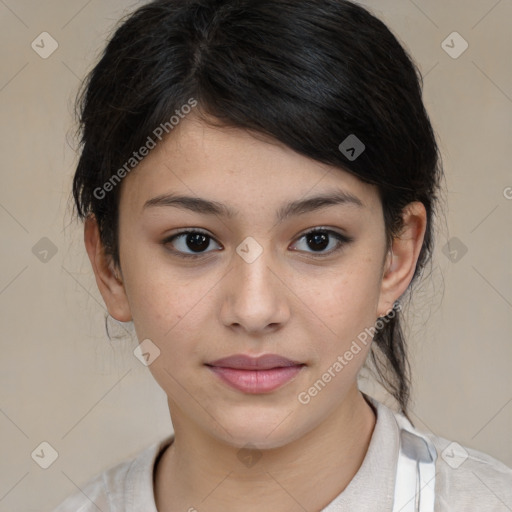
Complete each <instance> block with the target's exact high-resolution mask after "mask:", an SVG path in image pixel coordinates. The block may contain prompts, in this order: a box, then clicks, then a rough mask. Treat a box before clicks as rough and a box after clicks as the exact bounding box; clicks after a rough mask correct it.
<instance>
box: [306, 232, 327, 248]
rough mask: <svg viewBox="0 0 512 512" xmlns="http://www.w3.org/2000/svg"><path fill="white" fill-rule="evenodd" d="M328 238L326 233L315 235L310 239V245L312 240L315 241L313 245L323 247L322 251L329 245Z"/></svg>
mask: <svg viewBox="0 0 512 512" xmlns="http://www.w3.org/2000/svg"><path fill="white" fill-rule="evenodd" d="M327 238H328V236H327V234H326V233H325V232H319V233H313V234H311V235H310V236H309V237H308V243H310V241H311V240H314V242H313V244H320V245H321V246H322V247H320V250H322V249H325V247H327V246H328V245H329V243H328V241H327ZM313 248H314V247H313Z"/></svg>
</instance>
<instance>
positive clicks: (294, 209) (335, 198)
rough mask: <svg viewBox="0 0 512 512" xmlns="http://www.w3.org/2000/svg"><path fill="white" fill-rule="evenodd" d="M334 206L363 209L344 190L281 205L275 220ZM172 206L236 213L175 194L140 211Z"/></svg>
mask: <svg viewBox="0 0 512 512" xmlns="http://www.w3.org/2000/svg"><path fill="white" fill-rule="evenodd" d="M334 205H347V206H356V207H358V208H364V204H363V202H362V201H361V200H360V199H359V198H358V197H357V196H355V195H353V194H351V193H350V192H347V191H345V190H337V191H334V192H331V193H325V194H321V195H318V196H314V197H308V198H306V199H299V200H297V201H292V202H290V203H288V204H286V205H283V206H282V207H281V208H279V210H278V211H277V214H276V218H277V220H278V221H280V222H282V221H284V220H285V219H287V218H288V217H291V216H294V215H303V214H305V213H309V212H313V211H316V210H320V209H322V208H326V207H328V206H334ZM162 206H172V207H175V208H183V209H187V210H191V211H193V212H196V213H201V214H206V215H218V216H221V217H227V218H230V219H231V218H233V217H236V216H237V215H238V212H237V211H236V210H234V209H232V208H230V207H229V206H227V205H225V204H222V203H219V202H217V201H210V200H207V199H203V198H200V197H191V196H183V195H177V194H172V193H171V194H162V195H159V196H156V197H153V198H152V199H148V200H147V201H146V202H145V203H144V206H143V207H142V210H143V211H144V210H145V209H147V208H153V207H162Z"/></svg>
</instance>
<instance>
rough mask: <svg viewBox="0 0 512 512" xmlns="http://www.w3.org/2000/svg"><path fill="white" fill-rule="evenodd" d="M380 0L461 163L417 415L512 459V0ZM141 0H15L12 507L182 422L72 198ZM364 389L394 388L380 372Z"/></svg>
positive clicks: (35, 502) (8, 108) (425, 317)
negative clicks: (121, 328) (95, 89)
mask: <svg viewBox="0 0 512 512" xmlns="http://www.w3.org/2000/svg"><path fill="white" fill-rule="evenodd" d="M362 3H363V4H364V5H367V6H369V7H373V8H374V12H375V13H376V14H377V15H378V16H379V17H380V18H381V19H382V20H383V21H384V22H386V23H387V24H388V26H390V28H391V29H392V30H393V31H394V32H395V34H396V35H397V36H398V37H399V38H400V40H401V41H402V43H403V44H404V45H405V46H406V47H407V48H408V49H409V50H410V52H411V54H412V55H413V57H414V58H415V60H416V61H417V62H418V64H419V66H420V69H421V70H422V71H423V73H424V74H425V75H426V76H425V88H424V97H425V102H426V106H427V109H428V111H429V113H430V116H431V119H432V123H433V125H434V127H435V130H436V132H437V134H438V137H439V140H440V146H441V149H442V153H443V159H444V165H445V172H446V176H447V178H446V183H447V193H446V200H447V203H448V208H447V212H446V213H447V225H446V226H445V225H444V224H443V223H441V225H440V226H439V228H438V238H437V247H436V254H435V260H434V265H433V271H432V276H431V280H430V281H428V282H426V283H425V284H424V285H423V287H422V288H421V289H418V290H417V292H416V295H415V298H414V302H413V307H412V308H411V310H410V311H409V313H410V318H411V321H410V325H409V327H408V329H407V333H408V334H409V344H410V346H411V351H412V361H413V370H414V385H415V387H414V395H413V400H414V401H413V403H412V404H411V405H412V411H413V412H412V415H413V418H414V420H415V422H416V424H417V426H419V427H420V428H428V429H430V430H432V431H433V432H435V433H436V434H438V435H441V436H443V437H445V438H447V439H451V440H456V441H457V442H459V443H460V444H462V445H465V446H470V447H472V448H476V449H479V450H481V451H484V452H486V453H489V454H491V455H493V456H494V457H496V458H499V459H500V460H502V461H503V462H505V463H506V464H507V465H509V466H512V443H511V433H512V377H511V374H512V373H511V362H512V340H511V337H510V332H511V331H512V314H511V313H512V266H511V254H512V238H511V236H510V235H511V229H510V226H511V223H512V199H511V198H512V188H511V187H512V173H511V167H510V161H509V150H510V142H511V141H512V123H511V118H512V73H511V67H510V48H511V47H512V44H511V43H512V41H511V35H510V34H511V33H512V31H511V30H510V28H511V27H510V20H511V19H512V2H511V1H510V0H501V1H496V0H479V1H476V0H471V1H469V0H458V1H455V0H451V1H446V0H435V1H420V0H415V2H413V1H412V0H395V1H391V0H386V1H382V0H380V1H377V0H372V1H365V2H362ZM135 5H137V4H136V3H134V2H128V1H123V0H109V1H108V2H104V1H102V2H100V1H94V0H93V1H89V2H88V1H86V0H67V1H63V0H51V1H39V2H34V1H29V0H0V28H1V37H2V44H1V45H0V52H1V69H0V108H1V112H2V120H1V125H0V141H1V142H0V144H1V145H2V152H1V155H2V164H1V185H0V226H1V233H2V245H1V255H0V257H1V271H0V321H1V326H2V336H1V354H2V358H1V373H0V432H1V434H2V435H1V438H0V442H1V450H2V457H1V458H0V512H4V511H5V512H7V511H9V512H12V511H16V512H18V511H19V512H28V511H36V510H37V511H41V510H51V509H52V508H53V507H54V506H56V505H57V504H58V503H59V502H61V501H62V500H63V499H64V497H65V496H67V495H69V494H70V493H72V492H74V491H75V490H76V489H77V486H80V485H82V484H83V483H85V482H86V481H87V480H89V479H90V478H91V477H92V476H94V475H96V474H97V473H98V472H100V471H102V470H104V469H106V468H107V467H108V466H111V465H112V464H114V463H117V462H119V461H121V460H124V459H126V458H128V457H132V456H134V455H136V454H137V453H138V452H139V451H140V450H141V449H143V448H145V447H146V446H148V445H149V444H150V443H153V442H154V441H156V440H158V439H160V438H161V437H163V436H165V435H167V434H168V433H170V429H171V428H172V427H171V424H170V421H169V415H168V410H167V404H166V401H165V395H164V393H163V391H162V390H161V389H160V388H159V387H158V386H157V385H156V383H155V382H154V381H153V379H152V377H151V375H150V373H149V371H148V370H147V368H145V367H144V366H143V365H142V364H141V363H140V362H139V361H138V360H137V359H136V358H135V357H134V355H133V352H132V351H133V349H134V348H135V347H136V345H137V341H136V340H135V338H133V339H132V341H131V342H130V341H116V340H114V341H113V342H109V341H108V339H107V338H106V336H105V332H104V325H103V315H104V312H105V307H104V304H103V301H102V299H101V296H100V294H99V292H98V290H97V287H96V284H95V281H94V278H93V274H92V270H91V267H90V264H89V260H88V258H87V255H86V253H85V249H84V246H83V241H82V237H83V235H82V227H81V226H80V225H78V224H77V223H71V220H70V211H71V210H70V208H69V205H68V202H67V200H68V197H69V193H70V186H71V177H72V174H73V171H74V165H75V163H76V155H75V154H74V152H73V149H72V147H71V146H70V142H72V141H73V139H72V138H71V135H72V133H73V132H72V129H73V125H72V116H71V110H72V105H73V99H74V95H75V94H76V91H77V88H78V85H79V80H80V78H82V77H83V76H84V74H85V72H86V71H87V70H89V69H90V68H91V66H92V65H93V64H94V62H95V60H96V56H97V54H98V52H99V51H100V50H101V49H102V48H103V46H104V42H105V38H106V37H107V34H108V31H109V29H110V28H111V27H112V26H113V24H114V23H115V22H116V21H117V20H118V19H119V18H120V17H121V15H123V14H124V13H125V12H127V11H128V10H131V8H132V7H133V6H135ZM43 31H46V32H48V33H50V34H51V36H52V37H53V38H55V40H56V41H57V42H58V45H59V46H58V49H57V50H56V51H55V53H53V54H52V55H51V56H50V57H49V58H47V59H42V58H41V57H40V56H39V55H38V54H37V53H36V52H35V51H34V50H33V49H32V48H31V43H32V41H33V40H34V39H36V37H37V36H38V35H39V34H40V33H41V32H43ZM453 31H457V32H459V33H460V34H461V36H462V37H463V38H464V39H465V40H466V41H467V42H468V43H469V48H468V49H467V50H466V51H465V52H464V53H463V54H462V55H461V56H460V57H458V58H457V59H454V58H452V57H450V56H449V55H448V54H447V53H446V52H445V51H444V49H443V48H442V46H441V43H442V42H443V41H444V40H445V39H446V37H447V36H448V35H449V34H451V33H452V32H453ZM457 44H458V43H457ZM456 48H457V47H456ZM507 187H508V188H507ZM43 237H47V238H48V239H49V240H51V242H52V243H53V244H54V245H55V247H56V249H57V253H56V254H55V255H53V256H52V257H50V256H51V253H49V255H48V258H49V259H48V261H47V262H46V263H43V262H42V261H40V259H39V258H38V257H36V255H35V254H34V252H33V247H34V246H36V244H37V243H38V242H39V241H40V240H41V239H42V238H43ZM452 237H457V238H458V239H460V241H461V243H462V244H464V246H465V247H467V253H466V254H465V255H464V256H463V257H462V258H461V259H460V260H459V261H457V262H453V261H451V260H450V259H449V258H448V257H447V256H446V255H445V254H444V253H443V247H444V246H445V245H446V243H447V241H448V240H449V239H451V238H452ZM40 243H43V244H44V243H47V242H44V241H43V242H40ZM452 243H454V242H452ZM36 247H38V246H36ZM453 247H455V245H454V246H453ZM35 252H37V251H35ZM459 256H460V254H459ZM361 385H362V386H364V388H365V389H366V390H367V391H368V392H370V393H374V395H375V396H376V397H377V398H380V399H382V400H384V396H383V395H382V390H381V389H380V388H379V387H378V386H375V385H373V384H372V383H371V382H367V381H366V380H362V382H361ZM43 441H46V442H48V443H50V445H51V446H53V447H54V448H55V450H57V452H58V458H57V460H56V461H55V462H54V463H53V464H52V465H51V466H50V467H49V468H48V469H46V470H45V469H42V468H40V467H39V466H38V465H37V464H36V463H35V462H34V460H33V459H32V458H31V453H32V452H33V451H34V450H35V449H36V448H37V447H38V446H39V445H40V443H41V442H43ZM39 450H40V449H39Z"/></svg>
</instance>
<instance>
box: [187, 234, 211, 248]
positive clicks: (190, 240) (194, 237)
mask: <svg viewBox="0 0 512 512" xmlns="http://www.w3.org/2000/svg"><path fill="white" fill-rule="evenodd" d="M197 242H199V243H197ZM201 242H202V244H201ZM189 244H190V245H191V246H192V247H190V246H189ZM187 246H189V249H190V250H192V251H194V250H196V249H207V248H208V241H207V236H206V235H203V234H202V233H194V234H190V235H188V236H187Z"/></svg>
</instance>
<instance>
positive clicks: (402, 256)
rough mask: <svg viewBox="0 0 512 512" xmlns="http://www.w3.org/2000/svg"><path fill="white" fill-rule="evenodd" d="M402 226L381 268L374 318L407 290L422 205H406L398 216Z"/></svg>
mask: <svg viewBox="0 0 512 512" xmlns="http://www.w3.org/2000/svg"><path fill="white" fill-rule="evenodd" d="M402 217H403V220H404V226H403V229H402V231H401V233H400V235H399V236H398V237H396V238H394V239H393V243H392V247H391V248H390V250H389V252H388V254H387V256H386V261H385V263H384V267H383V274H382V284H381V292H380V298H379V304H378V310H377V311H378V315H379V316H385V315H386V314H387V313H389V312H390V310H391V308H392V307H393V304H394V303H395V301H396V300H397V299H398V298H399V297H400V296H401V295H402V294H403V293H404V292H405V290H407V287H408V286H409V284H410V282H411V280H412V277H413V275H414V271H415V269H416V263H417V261H418V256H419V254H420V251H421V246H422V244H423V238H424V236H425V230H426V226H427V212H426V210H425V206H424V205H423V203H421V202H419V201H415V202H412V203H409V204H408V205H407V206H406V207H405V208H404V210H403V212H402Z"/></svg>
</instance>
